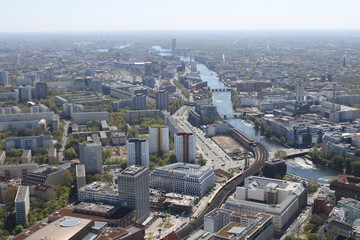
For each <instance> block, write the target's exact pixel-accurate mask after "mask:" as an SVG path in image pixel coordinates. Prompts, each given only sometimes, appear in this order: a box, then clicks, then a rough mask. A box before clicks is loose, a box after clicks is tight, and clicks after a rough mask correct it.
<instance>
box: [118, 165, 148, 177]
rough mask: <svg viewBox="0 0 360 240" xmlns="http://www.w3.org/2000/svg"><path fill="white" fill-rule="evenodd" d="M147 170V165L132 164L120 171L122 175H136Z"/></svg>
mask: <svg viewBox="0 0 360 240" xmlns="http://www.w3.org/2000/svg"><path fill="white" fill-rule="evenodd" d="M144 170H145V167H140V166H135V165H133V166H130V167H128V168H126V169H125V170H124V171H122V172H121V173H120V175H136V174H138V173H140V172H142V171H144Z"/></svg>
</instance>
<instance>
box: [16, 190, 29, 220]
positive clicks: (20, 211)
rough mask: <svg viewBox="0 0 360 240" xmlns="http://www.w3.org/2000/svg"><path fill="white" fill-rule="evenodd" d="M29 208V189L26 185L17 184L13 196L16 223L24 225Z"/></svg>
mask: <svg viewBox="0 0 360 240" xmlns="http://www.w3.org/2000/svg"><path fill="white" fill-rule="evenodd" d="M29 210H30V189H29V187H28V186H19V188H18V191H17V193H16V197H15V212H16V224H17V225H24V224H25V223H26V221H27V215H28V213H29Z"/></svg>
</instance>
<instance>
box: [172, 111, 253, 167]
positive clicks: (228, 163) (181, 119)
mask: <svg viewBox="0 0 360 240" xmlns="http://www.w3.org/2000/svg"><path fill="white" fill-rule="evenodd" d="M191 108H192V107H191V106H182V107H181V108H180V109H179V110H178V111H177V112H176V113H174V114H173V115H172V117H173V118H174V119H175V120H176V121H177V123H178V124H179V126H180V127H181V128H182V129H183V130H184V131H185V132H192V133H194V134H195V135H196V137H197V142H196V147H197V153H198V156H199V155H200V154H202V156H203V157H204V158H205V159H206V160H207V164H210V165H212V166H213V167H214V169H217V168H222V169H225V170H228V169H230V168H239V169H243V168H244V161H234V160H232V159H231V157H230V156H229V155H228V154H227V153H226V152H224V151H223V150H222V149H221V148H220V147H219V146H218V145H217V144H216V143H215V142H214V141H212V140H211V139H210V138H207V137H205V133H204V132H203V131H202V130H201V129H199V128H197V127H194V126H192V125H191V124H190V123H189V122H188V121H187V119H188V113H189V110H190V109H191ZM252 161H254V159H250V164H251V163H252Z"/></svg>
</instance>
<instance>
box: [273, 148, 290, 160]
mask: <svg viewBox="0 0 360 240" xmlns="http://www.w3.org/2000/svg"><path fill="white" fill-rule="evenodd" d="M274 158H278V159H282V160H285V159H286V158H287V154H286V152H285V151H284V150H277V151H276V152H275V153H274Z"/></svg>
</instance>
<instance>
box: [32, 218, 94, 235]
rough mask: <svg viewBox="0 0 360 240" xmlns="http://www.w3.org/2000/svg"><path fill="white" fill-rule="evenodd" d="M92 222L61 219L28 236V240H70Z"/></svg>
mask: <svg viewBox="0 0 360 240" xmlns="http://www.w3.org/2000/svg"><path fill="white" fill-rule="evenodd" d="M91 223H92V220H89V219H85V218H72V217H69V216H65V217H62V218H60V219H58V220H56V221H54V222H52V223H50V224H48V225H45V226H43V227H42V228H40V229H39V230H37V231H35V232H34V233H32V234H31V235H29V236H28V237H27V238H26V239H28V240H39V239H51V240H62V239H71V238H72V237H73V236H75V234H77V233H78V232H79V231H81V230H83V229H84V228H85V227H86V226H87V225H89V224H91Z"/></svg>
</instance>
